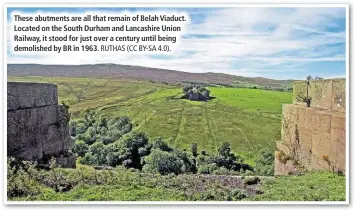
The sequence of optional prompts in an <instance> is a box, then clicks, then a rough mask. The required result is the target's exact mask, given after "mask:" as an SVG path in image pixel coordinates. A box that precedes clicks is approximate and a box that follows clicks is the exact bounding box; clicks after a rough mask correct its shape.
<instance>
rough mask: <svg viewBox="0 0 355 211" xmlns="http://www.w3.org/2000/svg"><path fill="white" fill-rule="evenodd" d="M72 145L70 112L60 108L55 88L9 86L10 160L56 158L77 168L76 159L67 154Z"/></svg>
mask: <svg viewBox="0 0 355 211" xmlns="http://www.w3.org/2000/svg"><path fill="white" fill-rule="evenodd" d="M72 144H73V141H72V140H71V138H70V135H69V114H68V110H67V108H65V107H64V106H62V105H58V91H57V86H56V85H54V84H45V83H23V82H8V83H7V155H8V156H13V157H17V158H20V159H25V160H41V159H44V158H45V157H46V156H54V157H58V158H61V159H60V160H65V162H64V163H59V164H60V165H62V166H64V167H75V157H73V156H69V157H68V153H67V151H68V149H69V147H70V146H71V145H72ZM63 156H64V157H67V158H66V159H63Z"/></svg>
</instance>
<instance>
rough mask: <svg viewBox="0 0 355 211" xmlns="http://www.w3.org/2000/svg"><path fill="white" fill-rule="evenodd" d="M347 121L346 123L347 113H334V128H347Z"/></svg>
mask: <svg viewBox="0 0 355 211" xmlns="http://www.w3.org/2000/svg"><path fill="white" fill-rule="evenodd" d="M345 123H346V119H345V114H342V113H333V114H332V122H331V127H332V128H337V129H343V130H345V128H346V125H345Z"/></svg>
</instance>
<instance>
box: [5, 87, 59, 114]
mask: <svg viewBox="0 0 355 211" xmlns="http://www.w3.org/2000/svg"><path fill="white" fill-rule="evenodd" d="M50 105H58V92H57V85H55V84H46V83H22V82H21V83H19V82H8V83H7V110H8V111H9V110H19V109H25V108H35V107H42V106H50Z"/></svg>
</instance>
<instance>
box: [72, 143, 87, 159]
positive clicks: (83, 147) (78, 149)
mask: <svg viewBox="0 0 355 211" xmlns="http://www.w3.org/2000/svg"><path fill="white" fill-rule="evenodd" d="M88 150H89V146H88V145H87V144H86V143H85V142H84V141H82V140H78V141H76V142H75V144H74V146H73V152H74V153H76V154H78V156H81V157H84V156H85V153H86V152H87V151H88Z"/></svg>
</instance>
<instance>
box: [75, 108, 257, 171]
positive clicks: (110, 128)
mask: <svg viewBox="0 0 355 211" xmlns="http://www.w3.org/2000/svg"><path fill="white" fill-rule="evenodd" d="M132 129H133V124H132V123H131V121H130V119H129V118H128V117H114V118H104V117H101V116H99V115H97V114H96V113H95V112H94V111H92V110H89V111H86V112H85V113H84V118H83V119H81V120H77V121H72V122H71V129H70V132H71V135H72V138H73V139H75V144H74V146H73V149H72V150H73V152H74V153H76V154H77V156H79V158H78V159H79V162H80V163H82V164H87V165H95V166H97V165H99V166H103V165H106V166H112V167H116V166H119V165H122V166H124V167H126V168H134V169H139V170H142V171H144V172H148V173H159V174H162V175H164V174H176V175H177V174H184V173H201V174H239V173H240V172H246V171H249V172H253V168H252V167H251V166H249V165H247V164H245V163H244V161H243V159H242V158H241V157H240V156H238V155H235V154H234V153H232V152H231V148H230V145H229V144H228V143H223V144H222V145H221V146H220V147H219V148H218V152H217V153H216V154H211V155H209V154H208V153H207V152H206V151H205V150H202V151H201V154H199V153H198V146H197V143H192V144H191V150H190V151H186V150H180V149H178V148H174V147H172V146H170V145H169V144H168V143H169V142H168V141H167V140H164V139H162V138H159V137H158V138H154V139H149V138H148V136H147V134H146V133H144V132H140V131H132Z"/></svg>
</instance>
